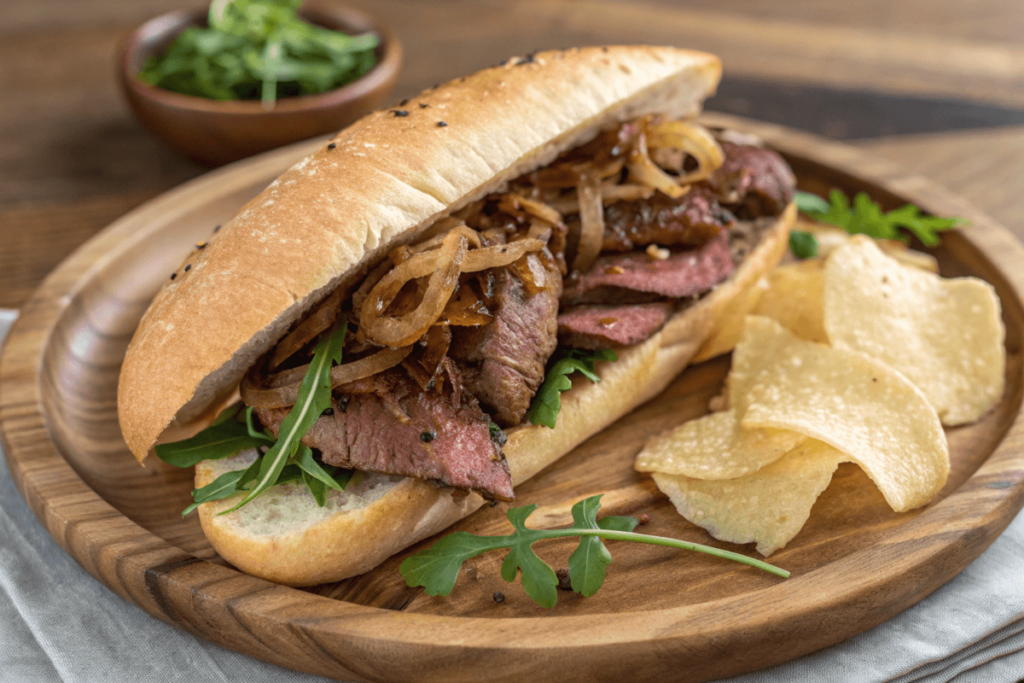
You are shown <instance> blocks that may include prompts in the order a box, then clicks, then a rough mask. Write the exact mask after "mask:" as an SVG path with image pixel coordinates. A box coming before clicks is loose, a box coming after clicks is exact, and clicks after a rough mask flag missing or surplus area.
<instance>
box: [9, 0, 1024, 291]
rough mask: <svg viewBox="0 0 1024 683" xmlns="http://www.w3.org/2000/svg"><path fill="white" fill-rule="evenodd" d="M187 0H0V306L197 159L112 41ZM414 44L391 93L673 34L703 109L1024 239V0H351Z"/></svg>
mask: <svg viewBox="0 0 1024 683" xmlns="http://www.w3.org/2000/svg"><path fill="white" fill-rule="evenodd" d="M181 4H198V3H195V2H191V1H190V0H88V1H82V0H2V2H0V19H2V21H0V102H2V105H0V307H8V308H17V307H18V306H19V305H21V304H22V303H24V302H25V301H26V300H27V298H28V297H29V295H30V294H31V292H32V291H33V290H34V289H35V287H36V286H37V285H38V283H39V282H40V281H41V280H42V278H43V277H45V275H46V274H47V273H48V272H49V271H50V270H51V269H52V268H53V267H54V266H55V265H56V264H57V263H59V262H60V261H61V259H62V258H64V257H65V256H66V255H67V254H69V253H70V252H71V251H73V250H74V249H75V247H77V246H78V245H79V244H81V243H82V242H83V241H85V240H86V239H87V238H88V237H89V236H91V235H92V234H94V233H95V232H96V231H98V230H99V229H101V228H102V227H103V226H105V225H107V224H108V223H109V222H110V221H112V220H113V219H115V218H117V217H118V216H120V215H121V214H123V213H125V212H126V211H128V210H130V209H132V208H134V207H135V206H138V205H139V204H141V203H142V202H144V201H146V200H147V199H149V198H151V197H153V196H155V195H157V194H159V193H161V192H163V191H165V190H167V189H169V188H171V187H173V186H175V185H177V184H179V183H181V182H183V181H185V180H188V179H189V178H192V177H195V176H197V175H199V174H201V173H203V172H204V170H205V169H203V168H201V167H199V166H196V165H194V164H192V163H191V162H188V161H186V160H184V159H182V158H180V157H178V156H176V155H175V154H174V153H173V152H171V151H170V150H168V149H166V148H164V147H163V146H162V145H161V143H160V142H158V141H157V140H155V139H153V138H152V137H151V136H150V135H149V134H148V133H147V132H146V131H145V130H143V128H142V127H141V126H140V125H139V124H138V123H137V122H136V121H135V120H134V119H133V118H132V116H131V114H130V113H129V111H128V109H127V107H126V106H125V104H124V103H123V101H122V100H121V97H120V93H119V91H118V89H117V86H116V83H115V80H114V56H115V52H116V46H117V43H118V41H119V39H120V38H121V37H122V36H124V35H125V34H126V33H127V32H128V31H129V30H131V28H133V27H134V26H135V25H137V24H138V23H140V22H142V21H144V20H145V19H147V18H149V17H151V16H153V15H156V14H158V13H161V12H163V11H166V10H168V9H172V8H174V7H177V6H179V5H181ZM349 4H353V5H357V6H359V7H361V8H362V9H364V10H365V11H367V12H369V13H371V14H373V15H375V16H377V17H379V18H381V19H382V20H384V21H385V22H387V23H390V24H391V25H392V26H393V27H394V28H395V29H396V30H397V32H398V34H399V35H400V37H401V39H402V40H403V42H404V44H405V46H406V56H407V57H406V65H405V67H404V70H403V73H402V75H401V77H400V79H399V82H398V86H397V88H396V90H395V93H394V99H395V100H396V101H397V100H400V99H402V98H404V97H407V96H409V95H412V94H415V93H416V92H418V91H419V90H421V89H422V88H425V87H427V86H429V85H431V84H433V83H435V82H437V81H442V80H446V79H449V78H452V77H455V76H458V75H461V74H464V73H467V72H469V71H473V70H475V69H477V68H481V67H484V66H487V65H489V64H493V63H495V62H498V61H500V60H502V59H504V58H506V57H508V56H510V55H513V54H524V53H527V52H530V51H533V50H535V49H538V48H547V47H568V46H571V45H586V44H608V43H664V44H675V45H680V46H687V47H694V48H699V49H704V50H709V51H712V52H715V53H717V54H719V55H721V57H722V58H723V60H724V63H725V76H724V80H723V83H722V87H721V91H720V94H719V95H718V97H716V98H714V99H713V100H712V101H711V102H710V103H709V105H708V108H709V109H714V110H719V111H726V112H730V113H734V114H740V115H743V116H747V117H752V118H762V119H766V120H770V121H773V122H777V123H783V124H786V125H789V126H793V127H795V128H800V129H803V130H807V131H810V132H814V133H818V134H822V135H826V136H828V137H831V138H835V139H843V140H848V141H849V142H851V143H853V144H856V145H859V146H861V147H865V148H868V149H870V150H871V151H872V152H874V153H876V154H879V155H882V156H886V157H890V158H892V159H894V160H895V161H897V162H899V163H900V164H902V165H903V166H904V167H905V168H906V169H907V170H908V171H914V172H918V173H922V174H923V175H926V176H929V177H931V178H932V179H934V180H937V181H939V182H941V183H943V184H945V185H947V186H948V187H950V188H951V189H953V190H954V191H956V192H958V193H960V194H963V195H964V196H966V197H967V198H968V199H970V200H972V201H973V202H974V203H975V204H976V205H978V206H979V208H981V209H983V210H985V211H986V212H988V213H989V214H990V215H992V216H993V217H994V218H996V219H997V220H1000V221H1001V222H1002V223H1003V224H1004V225H1006V226H1008V227H1009V228H1010V229H1011V230H1013V231H1014V232H1015V233H1016V234H1017V235H1018V236H1020V237H1024V192H1022V191H1021V190H1022V189H1024V8H1022V6H1021V3H1020V0H972V1H971V2H964V1H963V0H789V1H788V2H778V0H771V1H769V0H689V1H687V2H672V1H670V0H659V1H655V0H646V1H637V0H629V1H627V0H487V1H471V0H431V1H430V2H424V1H422V0H351V2H350V3H349Z"/></svg>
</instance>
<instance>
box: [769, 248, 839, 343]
mask: <svg viewBox="0 0 1024 683" xmlns="http://www.w3.org/2000/svg"><path fill="white" fill-rule="evenodd" d="M824 265H825V263H824V261H822V260H821V259H810V260H807V261H798V262H796V263H789V264H786V265H784V266H779V267H778V268H776V269H775V270H773V271H772V272H770V273H769V274H768V287H767V290H766V291H765V293H764V294H763V295H762V296H761V298H760V299H759V300H758V302H757V305H756V306H754V308H753V311H752V315H761V316H765V317H768V318H771V319H772V320H775V321H778V322H779V323H781V324H782V326H783V327H785V328H786V329H787V330H789V331H790V332H792V333H793V334H795V335H796V336H798V337H800V338H801V339H807V340H809V341H816V342H822V343H827V342H828V337H827V336H826V335H825V324H824V321H823V319H822V301H823V297H822V294H823V292H824V291H825V276H824Z"/></svg>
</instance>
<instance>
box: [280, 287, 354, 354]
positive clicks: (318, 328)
mask: <svg viewBox="0 0 1024 683" xmlns="http://www.w3.org/2000/svg"><path fill="white" fill-rule="evenodd" d="M344 294H345V290H343V289H342V288H341V287H338V288H336V289H335V290H334V292H332V293H331V295H330V296H329V297H327V298H326V299H324V301H323V303H321V304H320V305H319V306H317V307H316V309H315V310H314V311H313V313H312V314H311V315H310V316H309V317H308V318H306V319H305V320H303V321H302V322H301V323H299V326H298V327H296V328H295V329H294V330H292V331H291V332H289V333H288V335H287V336H286V337H285V338H284V339H282V340H281V341H280V342H278V344H277V347H276V348H275V349H274V353H273V354H272V355H271V356H270V361H269V362H268V364H267V365H268V367H269V368H270V369H271V370H276V369H277V367H278V366H279V365H281V363H283V362H285V361H286V360H288V359H289V358H291V356H292V354H294V353H295V352H297V351H298V350H299V349H301V348H302V347H303V346H305V345H306V344H308V343H309V342H311V341H312V340H313V339H314V338H315V337H316V336H317V335H318V334H320V333H321V332H323V331H324V330H326V329H327V328H328V327H330V326H331V325H333V324H334V321H335V320H336V319H337V317H338V312H339V311H340V309H341V301H342V297H343V295H344Z"/></svg>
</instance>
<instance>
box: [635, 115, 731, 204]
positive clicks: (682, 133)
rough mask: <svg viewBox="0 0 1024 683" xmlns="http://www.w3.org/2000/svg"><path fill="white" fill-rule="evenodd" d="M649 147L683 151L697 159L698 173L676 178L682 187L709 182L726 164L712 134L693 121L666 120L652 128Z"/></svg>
mask: <svg viewBox="0 0 1024 683" xmlns="http://www.w3.org/2000/svg"><path fill="white" fill-rule="evenodd" d="M647 144H648V146H649V147H650V148H651V149H657V148H661V147H672V148H675V149H680V150H682V151H684V152H686V153H687V154H689V155H690V156H692V157H693V158H694V159H696V160H697V165H698V168H697V170H696V171H693V172H692V173H687V174H686V175H683V176H680V177H679V178H677V179H676V182H677V183H679V184H680V185H685V184H687V183H695V182H697V181H700V180H706V179H708V178H709V177H711V174H712V173H714V172H715V171H717V170H718V168H719V167H720V166H721V165H722V162H723V161H725V155H724V154H723V153H722V148H721V147H720V146H719V145H718V141H717V140H715V138H714V136H713V135H712V134H711V132H710V131H708V129H706V128H704V126H701V125H700V124H698V123H694V122H692V121H666V122H664V123H658V124H656V125H653V126H649V127H648V129H647ZM659 189H661V188H659Z"/></svg>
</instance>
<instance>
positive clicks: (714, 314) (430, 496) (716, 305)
mask: <svg viewBox="0 0 1024 683" xmlns="http://www.w3.org/2000/svg"><path fill="white" fill-rule="evenodd" d="M795 216H796V208H795V206H792V205H791V206H790V207H788V208H787V210H786V212H785V213H784V214H783V215H782V217H781V218H780V219H779V221H778V222H777V223H776V225H775V226H774V228H773V229H772V230H771V231H770V232H768V233H767V234H766V235H765V236H764V238H763V239H762V240H761V242H760V244H759V245H758V246H757V248H756V249H754V251H753V252H751V254H750V255H749V256H748V257H747V258H746V260H744V262H743V263H742V265H741V266H740V267H739V268H738V269H737V270H736V271H735V272H734V273H733V275H732V276H731V277H730V278H729V280H727V281H726V282H725V283H723V284H722V285H720V286H719V287H717V288H716V289H715V290H714V291H713V292H712V293H711V294H709V295H708V296H706V297H704V298H703V299H701V301H700V302H699V303H698V304H697V305H695V306H693V307H691V308H689V309H686V310H684V311H682V312H680V313H677V314H676V315H675V316H673V318H671V319H670V320H669V322H668V324H666V326H665V327H664V328H663V329H662V330H661V331H660V332H658V334H656V335H654V336H653V337H651V338H650V339H648V340H647V341H645V342H642V343H640V344H637V345H636V346H633V347H630V348H628V349H625V350H623V351H621V352H620V353H619V359H618V360H617V361H615V362H614V363H602V364H601V365H600V366H599V373H600V375H601V382H600V383H599V384H592V383H590V382H588V381H582V380H577V381H574V382H573V388H572V389H571V390H569V391H567V392H565V393H564V394H562V409H561V411H560V412H559V414H558V422H557V424H556V427H555V429H548V428H546V427H535V426H522V427H517V428H515V429H512V430H510V431H509V434H508V442H507V443H506V444H505V448H504V452H505V457H506V458H507V459H508V463H509V467H510V469H511V471H512V478H513V481H514V483H515V484H519V483H521V482H523V481H525V480H527V479H529V478H530V477H532V476H533V475H535V474H537V473H538V472H540V471H541V470H542V469H544V468H545V467H547V466H548V465H550V464H551V463H553V462H554V461H556V460H557V459H558V458H560V457H561V456H563V455H565V454H566V453H568V452H569V451H570V450H572V449H573V448H574V447H576V446H577V445H579V444H580V443H582V442H583V441H584V440H586V439H587V438H589V437H590V436H592V435H594V434H596V433H597V432H599V431H601V430H602V429H604V428H605V427H607V426H608V425H610V424H611V423H612V422H614V421H615V420H617V419H619V418H620V417H621V416H623V415H625V414H626V413H628V412H629V411H631V410H633V409H634V408H635V407H637V406H638V405H640V404H641V403H643V402H645V401H647V400H649V399H651V398H653V397H654V396H656V395H657V394H659V393H660V392H661V391H662V390H664V389H665V387H666V386H668V384H669V382H671V381H672V380H673V379H674V378H675V376H676V375H677V374H678V373H679V372H680V371H681V370H682V369H683V368H684V367H686V365H687V364H688V363H689V362H690V361H691V359H693V358H694V356H695V354H696V353H697V352H698V350H699V349H700V348H701V346H702V344H704V342H705V340H706V339H707V338H708V336H709V335H710V334H711V333H712V330H713V329H714V327H715V324H716V321H718V320H721V318H722V316H723V315H724V312H725V311H727V310H728V309H729V307H730V305H731V304H732V303H734V302H735V301H736V299H737V297H739V296H741V295H742V294H743V293H744V292H745V291H746V289H747V288H748V287H749V286H750V284H751V283H754V282H756V281H757V280H758V279H759V278H760V277H761V276H763V275H764V274H766V273H767V272H768V271H769V270H771V269H772V268H773V267H775V265H776V264H777V263H778V262H779V259H781V258H782V254H783V253H784V252H785V250H786V246H787V245H788V243H789V230H790V227H791V226H792V223H793V219H794V218H795ZM214 476H215V475H214V471H213V468H212V467H211V466H210V465H209V464H208V463H202V464H200V465H199V466H198V467H197V468H196V486H205V485H206V484H208V483H210V482H211V481H213V479H214ZM233 502H235V501H220V502H217V503H208V504H205V505H202V506H200V508H199V515H200V520H201V521H202V524H203V531H204V532H205V533H206V535H207V537H208V538H209V539H210V542H211V543H212V544H213V547H214V548H215V549H216V550H217V552H218V553H220V555H221V556H222V557H223V558H224V559H226V560H227V561H229V562H231V563H232V564H233V565H235V566H236V567H238V568H239V569H241V570H242V571H244V572H246V573H249V574H253V575H255V576H259V577H262V578H265V579H269V580H271V581H276V582H278V583H284V584H288V585H294V586H309V585H315V584H319V583H324V582H328V581H337V580H340V579H343V578H346V577H348V576H354V575H356V574H361V573H363V572H365V571H368V570H369V569H371V568H373V567H375V566H376V565H378V564H380V563H381V562H383V561H384V560H385V559H387V558H388V557H390V556H391V555H393V554H395V553H396V552H398V551H400V550H402V549H404V548H407V547H409V546H410V545H412V544H413V543H415V542H417V541H419V540H422V539H424V538H427V537H428V536H431V535H433V534H435V533H437V532H439V531H441V530H442V529H445V528H446V527H448V526H450V525H451V524H453V523H454V522H456V521H458V520H459V519H461V518H462V517H464V516H466V515H468V514H470V513H471V512H473V511H475V510H476V509H477V508H478V507H480V505H481V504H482V503H483V499H481V498H480V496H478V495H476V494H472V495H470V496H468V497H466V498H464V499H462V500H461V501H455V500H453V499H452V497H451V496H450V495H449V494H448V493H447V492H445V491H443V490H441V489H439V488H437V487H436V486H434V485H433V484H432V483H430V482H427V481H422V480H417V479H403V480H401V481H400V482H399V483H398V484H397V485H396V486H395V487H394V488H393V489H391V490H390V491H389V492H388V493H387V494H385V495H384V496H383V497H382V498H380V499H378V500H376V501H374V502H372V503H370V504H369V505H368V506H366V507H363V508H360V509H358V510H353V511H349V512H340V513H335V514H333V515H332V516H330V517H328V518H327V519H324V520H322V521H318V522H315V523H312V524H307V525H301V526H299V527H297V528H293V529H290V530H289V529H284V528H282V529H280V531H278V532H276V533H272V534H266V535H254V534H252V533H249V531H248V530H246V529H245V528H244V527H243V526H241V525H239V524H238V523H237V521H236V520H232V519H231V516H230V515H226V516H224V517H217V516H216V513H217V512H219V511H221V510H226V509H228V508H229V507H230V506H231V505H232V504H233ZM249 505H260V499H256V500H255V501H253V502H252V503H249ZM307 505H310V506H312V505H314V503H313V502H312V500H309V501H308V502H307Z"/></svg>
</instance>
